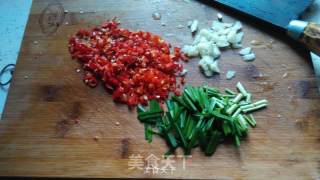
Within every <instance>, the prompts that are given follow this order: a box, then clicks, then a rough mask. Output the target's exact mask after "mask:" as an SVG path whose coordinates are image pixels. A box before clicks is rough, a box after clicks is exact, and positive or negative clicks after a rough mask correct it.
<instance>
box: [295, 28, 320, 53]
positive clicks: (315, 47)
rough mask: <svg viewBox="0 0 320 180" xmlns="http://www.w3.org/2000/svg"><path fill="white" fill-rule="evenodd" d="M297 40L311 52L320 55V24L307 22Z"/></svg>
mask: <svg viewBox="0 0 320 180" xmlns="http://www.w3.org/2000/svg"><path fill="white" fill-rule="evenodd" d="M299 41H300V42H302V43H303V44H305V46H306V47H307V48H308V49H310V50H311V51H312V52H314V53H316V54H317V55H320V25H319V24H316V23H309V24H308V25H307V26H306V28H305V29H304V31H303V33H302V34H301V36H300V37H299Z"/></svg>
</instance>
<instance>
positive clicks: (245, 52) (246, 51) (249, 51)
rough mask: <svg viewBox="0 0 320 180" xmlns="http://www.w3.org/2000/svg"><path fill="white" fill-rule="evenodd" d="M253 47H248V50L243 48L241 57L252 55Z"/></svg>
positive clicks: (240, 52)
mask: <svg viewBox="0 0 320 180" xmlns="http://www.w3.org/2000/svg"><path fill="white" fill-rule="evenodd" d="M251 51H252V50H251V47H247V48H243V49H241V50H240V51H239V54H240V55H241V56H244V55H247V54H250V53H251Z"/></svg>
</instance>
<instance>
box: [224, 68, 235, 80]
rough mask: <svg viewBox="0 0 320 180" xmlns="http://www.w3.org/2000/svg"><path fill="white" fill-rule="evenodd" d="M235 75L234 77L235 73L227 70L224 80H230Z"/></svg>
mask: <svg viewBox="0 0 320 180" xmlns="http://www.w3.org/2000/svg"><path fill="white" fill-rule="evenodd" d="M235 75H236V71H232V70H229V71H228V72H227V74H226V78H227V80H230V79H232V78H234V76H235Z"/></svg>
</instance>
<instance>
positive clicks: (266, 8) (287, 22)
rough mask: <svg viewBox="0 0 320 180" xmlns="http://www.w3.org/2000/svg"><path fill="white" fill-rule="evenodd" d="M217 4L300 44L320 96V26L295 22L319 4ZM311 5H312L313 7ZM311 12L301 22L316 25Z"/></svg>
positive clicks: (278, 0) (266, 0)
mask: <svg viewBox="0 0 320 180" xmlns="http://www.w3.org/2000/svg"><path fill="white" fill-rule="evenodd" d="M215 2H218V3H220V4H223V5H225V6H228V7H230V8H233V9H236V10H238V11H241V12H243V13H245V14H248V15H251V16H254V17H256V18H259V19H262V20H264V21H265V22H268V23H271V24H273V25H275V26H277V27H280V28H282V29H284V30H286V31H287V34H288V35H289V36H290V37H292V38H293V39H295V40H298V41H300V42H301V43H303V44H304V45H305V46H306V47H307V48H308V49H309V50H310V51H312V52H313V53H311V58H312V62H313V67H314V70H315V75H316V80H317V84H318V89H319V93H320V57H319V56H320V25H319V24H316V23H308V22H306V21H300V20H297V19H299V18H300V16H301V15H302V14H303V13H304V11H305V10H306V9H307V8H308V7H309V6H311V5H313V6H316V7H318V6H319V8H316V10H315V11H319V10H320V0H316V1H315V2H314V0H215ZM313 3H314V4H313ZM312 13H313V14H315V13H316V12H311V13H309V14H308V15H307V18H305V20H311V21H314V22H317V23H320V12H319V13H317V14H318V16H314V15H313V14H312Z"/></svg>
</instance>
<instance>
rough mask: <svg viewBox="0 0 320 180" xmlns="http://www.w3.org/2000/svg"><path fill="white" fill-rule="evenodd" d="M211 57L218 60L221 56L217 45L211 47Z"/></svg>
mask: <svg viewBox="0 0 320 180" xmlns="http://www.w3.org/2000/svg"><path fill="white" fill-rule="evenodd" d="M211 55H212V57H213V58H214V59H217V58H219V57H220V55H221V52H220V50H219V48H218V47H217V45H215V44H214V45H212V53H211Z"/></svg>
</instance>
